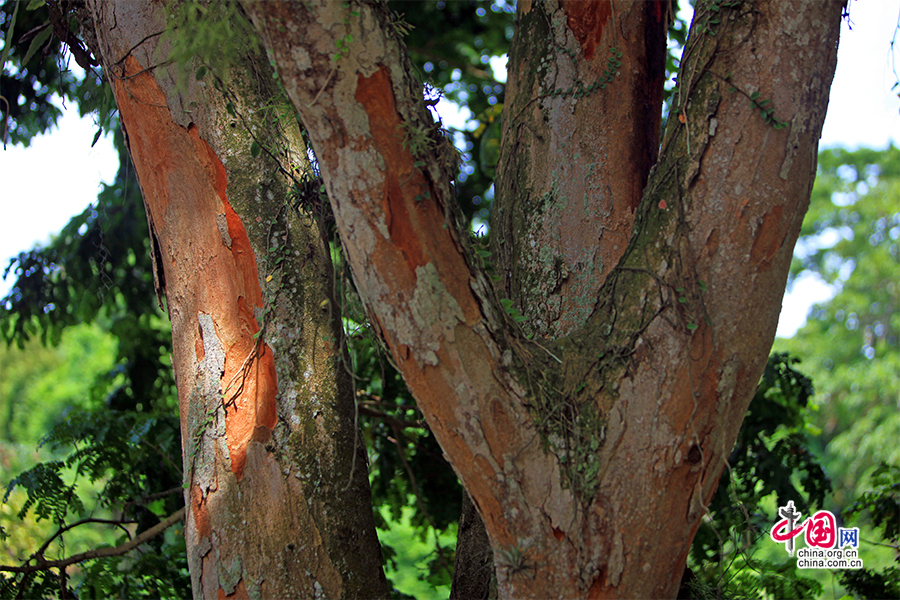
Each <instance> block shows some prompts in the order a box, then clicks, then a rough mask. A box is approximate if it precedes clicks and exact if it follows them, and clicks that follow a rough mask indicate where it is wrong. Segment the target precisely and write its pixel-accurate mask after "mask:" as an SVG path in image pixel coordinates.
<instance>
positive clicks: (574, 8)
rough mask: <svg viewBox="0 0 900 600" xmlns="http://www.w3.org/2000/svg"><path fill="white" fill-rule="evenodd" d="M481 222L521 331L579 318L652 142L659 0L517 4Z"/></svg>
mask: <svg viewBox="0 0 900 600" xmlns="http://www.w3.org/2000/svg"><path fill="white" fill-rule="evenodd" d="M517 17H518V23H517V27H516V33H515V37H514V38H513V41H512V46H511V48H510V53H509V64H508V67H507V68H508V71H509V80H508V83H507V87H506V102H505V105H504V112H503V115H504V118H503V146H502V150H501V160H500V161H499V163H498V168H497V184H496V186H497V195H496V196H497V199H496V201H495V205H494V213H493V216H492V221H491V227H492V236H491V243H492V248H493V258H494V261H495V264H496V266H497V267H498V269H497V270H498V273H500V275H501V276H502V278H503V281H502V284H501V285H502V286H503V293H504V294H505V295H506V297H508V298H511V299H514V303H515V305H516V306H517V307H518V308H519V310H520V312H521V313H522V314H523V315H525V316H526V317H528V319H527V321H526V325H525V330H526V331H527V332H529V333H532V332H533V333H535V334H537V335H539V336H541V337H546V338H551V339H552V338H558V337H561V336H563V335H567V334H569V333H571V332H573V331H574V330H575V329H577V328H578V327H581V326H582V325H584V323H585V321H586V320H587V318H588V316H589V315H590V314H591V312H592V310H593V307H594V302H595V301H596V298H597V293H598V291H599V290H600V287H601V286H602V285H603V282H604V281H605V279H606V276H607V275H608V274H609V273H610V272H611V271H612V269H613V267H615V266H616V264H617V263H618V261H619V258H620V257H621V256H622V253H624V252H625V247H626V245H627V244H628V240H629V239H630V237H631V232H632V229H633V224H634V211H635V209H636V208H637V206H638V203H639V202H640V200H641V196H642V194H643V190H644V185H645V184H646V183H647V175H648V174H649V173H650V168H651V167H652V166H653V164H654V163H655V162H656V154H657V150H658V148H659V126H660V115H661V113H662V109H661V106H662V91H663V83H664V81H665V58H666V29H667V26H668V20H669V18H670V15H669V3H668V2H665V1H658V2H646V1H645V0H636V1H626V2H623V1H618V2H612V1H611V0H590V1H584V0H568V1H565V2H561V3H559V4H558V5H556V4H555V3H552V2H546V3H545V2H535V3H519V5H518V15H517Z"/></svg>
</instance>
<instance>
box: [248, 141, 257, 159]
mask: <svg viewBox="0 0 900 600" xmlns="http://www.w3.org/2000/svg"><path fill="white" fill-rule="evenodd" d="M250 156H252V157H253V158H256V157H257V156H259V144H258V143H257V142H256V140H253V143H252V144H250Z"/></svg>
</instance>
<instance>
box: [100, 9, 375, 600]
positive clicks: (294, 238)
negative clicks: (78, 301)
mask: <svg viewBox="0 0 900 600" xmlns="http://www.w3.org/2000/svg"><path fill="white" fill-rule="evenodd" d="M171 10H174V7H173V6H165V5H163V4H161V3H145V2H131V1H127V0H126V1H120V2H95V3H93V4H92V14H93V17H94V23H93V25H94V28H95V31H96V34H97V46H98V50H99V54H100V56H101V58H102V63H103V66H104V71H105V73H106V74H107V76H108V77H109V79H110V81H111V83H112V86H113V90H114V93H115V97H116V101H117V104H118V107H119V111H120V114H121V119H122V123H123V125H124V127H125V129H126V133H127V140H128V143H129V150H130V153H131V156H132V159H133V161H134V164H135V167H136V170H137V173H138V177H139V180H140V184H141V190H142V192H143V195H144V200H145V204H146V208H147V215H148V219H149V221H150V227H151V232H152V235H153V238H154V244H155V246H156V260H157V263H158V264H157V269H158V271H159V272H160V275H159V278H160V282H161V284H162V285H163V286H164V291H165V294H166V298H167V304H168V311H169V316H170V318H171V321H172V331H173V341H174V357H173V364H174V368H175V376H176V381H177V384H178V395H179V404H180V410H181V422H182V439H183V440H184V472H185V484H186V486H187V487H186V492H185V501H186V504H187V510H188V515H187V519H186V538H187V548H188V560H189V564H190V569H191V578H192V584H193V590H194V595H195V597H197V598H223V597H243V598H246V597H250V598H287V597H314V596H316V597H319V596H324V597H334V598H337V597H383V596H385V595H386V594H387V593H388V589H389V588H388V587H387V584H386V580H385V578H384V575H383V572H382V569H381V556H380V549H379V545H378V541H377V539H376V537H375V530H374V522H373V518H372V512H371V498H370V493H369V489H368V481H367V474H366V463H365V460H366V459H365V453H364V449H363V447H362V444H361V440H360V437H359V436H358V435H357V432H356V431H355V429H354V426H353V423H354V419H353V410H354V409H353V401H354V400H353V394H352V385H351V382H350V381H349V377H348V374H347V373H346V372H345V370H344V366H343V365H342V363H341V356H340V352H339V351H338V349H337V348H338V346H336V343H337V342H336V341H335V340H337V339H339V336H340V335H341V333H340V330H339V327H338V325H337V323H338V322H339V316H338V315H336V314H332V310H334V307H336V303H335V302H333V301H332V302H330V303H329V302H323V298H325V299H328V298H330V296H331V265H330V262H329V259H328V248H327V244H326V243H325V242H324V240H323V238H322V236H321V235H320V233H319V230H318V227H317V225H316V222H315V220H314V218H313V216H314V215H312V214H309V213H305V212H304V210H303V207H302V206H301V207H300V210H299V211H298V210H297V209H295V208H294V207H292V206H290V205H289V203H288V191H289V187H288V183H289V182H288V181H287V179H286V177H284V174H283V173H284V172H283V171H281V172H280V167H279V164H278V162H276V161H275V160H274V157H273V156H271V155H270V154H269V152H272V151H273V149H276V148H277V149H280V150H282V151H284V152H286V153H287V154H288V156H287V157H285V160H286V161H288V160H291V156H290V154H291V153H293V159H294V160H296V161H298V162H300V163H302V162H303V160H304V158H305V152H304V149H303V147H302V145H298V144H297V143H296V140H298V139H299V135H297V133H298V132H294V133H293V134H292V133H291V132H290V131H285V130H283V129H280V128H279V127H278V126H276V124H275V123H274V122H273V120H272V119H270V118H269V117H268V116H267V115H269V116H270V115H271V114H272V113H271V112H270V111H269V112H267V111H266V108H267V105H271V104H272V103H273V102H274V101H276V99H277V96H278V94H277V89H276V88H275V86H274V84H273V78H272V73H271V70H270V67H269V65H268V61H267V60H266V59H265V57H263V56H251V55H249V54H247V55H242V56H241V58H240V60H239V63H238V64H233V65H231V66H230V69H229V72H228V73H214V74H213V75H211V76H209V77H207V78H206V80H205V81H202V82H201V81H197V80H195V78H194V77H192V76H187V77H184V76H181V75H180V73H181V72H182V71H181V69H185V70H187V72H188V73H191V74H193V73H194V72H195V69H196V68H197V66H198V65H180V66H179V65H173V64H170V63H167V62H166V61H165V59H166V58H167V56H168V48H167V47H166V46H165V44H164V43H160V40H161V39H164V38H163V37H161V36H160V34H161V33H162V31H163V30H164V29H165V26H166V14H167V11H171ZM175 35H178V32H175ZM216 78H222V79H221V80H220V82H219V83H220V85H217V86H214V85H213V83H214V80H215V79H216ZM217 88H219V89H217ZM226 106H229V107H230V110H226ZM268 108H271V106H268ZM254 141H255V142H256V144H258V146H257V147H261V148H263V149H265V150H266V151H265V152H262V153H259V152H256V151H255V150H252V149H251V148H252V147H253V144H254ZM323 306H324V307H325V308H324V310H323ZM354 455H355V469H351V465H352V463H353V461H354Z"/></svg>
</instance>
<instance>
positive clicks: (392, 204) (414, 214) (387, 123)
mask: <svg viewBox="0 0 900 600" xmlns="http://www.w3.org/2000/svg"><path fill="white" fill-rule="evenodd" d="M356 101H357V102H359V103H360V105H361V106H362V107H363V109H364V110H365V111H366V114H367V115H368V117H369V128H370V131H371V134H372V140H371V141H367V142H366V143H371V144H372V145H373V146H374V147H375V149H376V150H377V151H378V153H379V154H380V155H381V157H382V159H383V160H384V165H385V166H384V175H385V181H384V187H383V197H382V206H383V207H384V212H385V216H386V222H387V226H388V232H389V233H390V237H391V240H390V241H391V244H390V246H391V247H392V248H396V249H397V250H399V251H400V252H401V253H402V255H403V258H404V262H405V263H406V267H405V269H404V271H405V272H402V273H401V272H399V269H400V268H402V267H400V266H398V265H396V264H394V263H395V261H393V260H392V258H393V257H392V256H391V255H390V253H389V250H388V248H387V245H385V246H382V247H381V248H379V249H378V250H377V251H376V253H375V255H374V256H373V260H375V261H376V262H380V261H382V260H384V263H383V264H382V265H381V266H380V267H379V268H380V269H383V270H384V272H387V273H392V276H391V279H392V280H393V281H395V282H397V283H398V284H400V286H402V285H408V284H411V285H415V278H414V277H411V275H410V274H411V273H414V272H415V269H416V267H420V266H425V265H426V264H428V263H429V262H431V263H433V264H434V266H435V268H436V269H437V272H438V273H440V275H441V281H442V282H443V283H444V284H445V286H446V287H447V290H448V291H449V292H450V294H451V295H452V296H453V297H454V298H456V301H457V302H458V303H459V304H460V306H461V307H462V311H463V314H464V315H465V319H466V323H467V324H469V325H471V324H472V323H475V322H476V321H477V320H479V319H480V318H481V312H480V310H479V309H478V304H477V303H476V302H475V300H474V298H473V297H472V293H471V290H470V289H469V287H468V281H469V277H470V274H469V268H468V266H467V265H466V262H465V260H464V258H463V256H462V254H460V253H459V251H458V248H457V247H456V244H455V242H454V241H453V240H452V238H451V236H450V228H449V227H446V217H445V215H444V211H443V210H442V208H441V206H440V204H439V203H438V202H437V201H436V198H437V197H438V194H439V190H438V188H437V186H433V185H432V182H431V181H430V180H429V179H428V178H427V177H426V175H425V172H424V171H423V170H422V169H420V168H418V167H416V166H415V160H416V157H414V156H413V155H412V153H411V152H410V149H409V147H408V143H407V142H406V139H407V137H408V135H409V133H408V132H407V130H406V127H407V126H406V125H405V124H404V121H403V118H402V117H401V115H400V113H399V112H398V111H397V105H396V101H395V98H394V90H393V88H392V85H391V78H390V72H389V71H388V69H387V68H386V67H384V66H382V67H380V68H379V69H378V70H377V71H375V72H374V73H373V74H372V76H371V77H365V76H363V75H359V77H358V79H357V89H356Z"/></svg>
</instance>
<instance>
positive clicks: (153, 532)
mask: <svg viewBox="0 0 900 600" xmlns="http://www.w3.org/2000/svg"><path fill="white" fill-rule="evenodd" d="M182 519H184V508H182V509H181V510H179V511H177V512H174V513H172V514H171V515H169V516H168V517H167V518H166V519H165V520H164V521H161V522H159V523H157V524H156V525H154V526H153V527H151V528H150V529H148V530H147V531H145V532H143V533H141V534H140V535H139V536H137V537H135V538H134V539H133V540H129V541H127V542H125V543H124V544H121V545H119V546H116V547H115V548H97V549H96V550H88V551H87V552H82V553H81V554H76V555H75V556H70V557H69V558H64V559H62V560H48V561H45V560H38V562H37V564H34V565H23V566H21V567H14V566H8V565H0V571H6V572H8V573H32V572H34V571H47V570H49V569H61V568H65V567H68V566H69V565H74V564H76V563H80V562H84V561H86V560H90V559H92V558H105V557H108V556H121V555H123V554H126V553H127V552H130V551H131V550H134V549H135V548H137V547H138V546H140V545H141V544H143V543H144V542H146V541H147V540H150V539H152V538H154V537H156V536H158V535H159V534H161V533H162V532H163V531H165V530H166V529H168V528H169V527H171V526H172V525H174V524H175V523H177V522H178V521H181V520H182Z"/></svg>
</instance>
